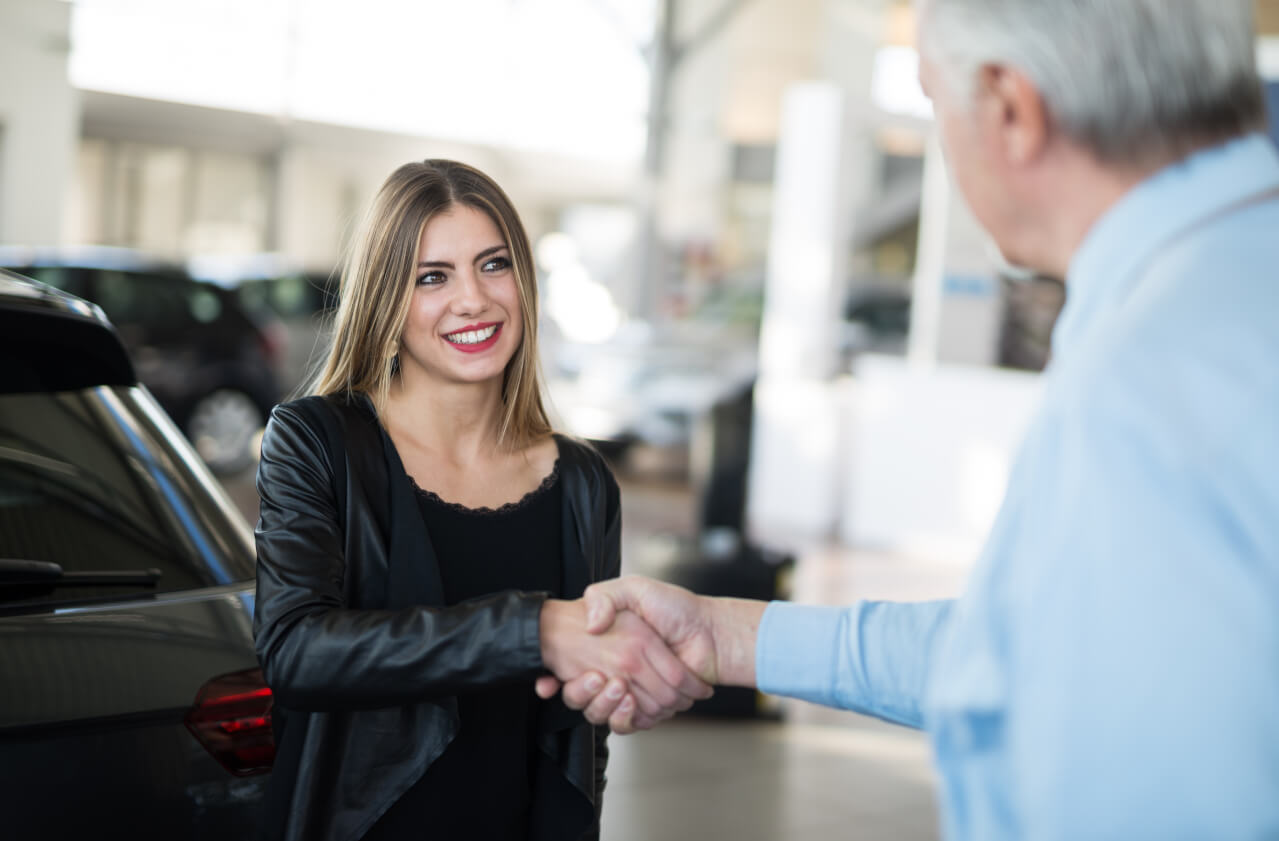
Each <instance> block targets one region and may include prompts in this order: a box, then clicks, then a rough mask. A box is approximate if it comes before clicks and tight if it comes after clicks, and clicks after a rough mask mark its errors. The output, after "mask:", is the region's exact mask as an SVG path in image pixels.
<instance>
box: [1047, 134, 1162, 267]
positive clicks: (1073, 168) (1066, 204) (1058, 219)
mask: <svg viewBox="0 0 1279 841" xmlns="http://www.w3.org/2000/svg"><path fill="white" fill-rule="evenodd" d="M1062 158H1063V161H1062V164H1061V165H1060V166H1057V167H1055V168H1050V169H1049V170H1048V171H1049V172H1051V175H1050V176H1049V179H1050V180H1051V182H1052V183H1051V184H1048V185H1045V187H1044V189H1043V190H1041V191H1040V192H1039V195H1041V196H1042V197H1043V205H1042V207H1041V208H1040V214H1039V216H1040V218H1041V219H1042V220H1044V226H1043V231H1044V239H1043V242H1042V244H1041V245H1042V251H1041V253H1042V254H1043V263H1044V264H1045V265H1044V268H1045V269H1046V270H1047V271H1048V272H1049V273H1051V274H1052V276H1054V277H1059V278H1062V279H1065V278H1066V275H1067V273H1068V271H1069V269H1070V263H1071V261H1072V260H1073V259H1074V256H1075V253H1076V252H1077V251H1078V250H1079V247H1080V246H1081V245H1082V244H1083V242H1084V240H1085V239H1086V238H1087V236H1088V233H1089V232H1090V231H1091V230H1092V229H1093V227H1094V226H1095V225H1096V224H1097V222H1098V221H1099V220H1100V219H1101V218H1102V217H1103V216H1105V215H1106V213H1107V212H1108V211H1109V210H1110V209H1111V208H1112V207H1114V206H1115V205H1116V204H1118V202H1119V201H1120V199H1122V198H1123V197H1124V196H1125V195H1127V194H1128V192H1129V191H1130V190H1132V189H1133V188H1134V187H1136V186H1137V185H1138V184H1140V183H1141V182H1143V181H1145V180H1146V179H1147V178H1149V177H1150V176H1151V175H1153V174H1155V173H1156V172H1158V171H1159V170H1160V169H1163V167H1164V166H1166V165H1167V162H1162V161H1161V162H1152V163H1149V164H1144V165H1124V166H1116V165H1110V164H1103V163H1100V162H1098V161H1097V160H1096V159H1095V158H1094V157H1093V156H1092V155H1090V154H1089V153H1087V152H1084V151H1082V150H1080V149H1077V148H1072V149H1070V150H1067V151H1064V152H1063V153H1062Z"/></svg>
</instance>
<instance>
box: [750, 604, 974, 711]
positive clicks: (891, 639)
mask: <svg viewBox="0 0 1279 841" xmlns="http://www.w3.org/2000/svg"><path fill="white" fill-rule="evenodd" d="M952 604H953V603H952V602H951V601H934V602H917V603H897V602H868V601H863V602H857V603H855V604H853V605H850V606H848V607H819V606H813V605H796V604H789V603H786V602H773V603H772V604H770V605H769V606H768V607H767V608H766V609H765V611H764V616H763V618H762V619H761V621H760V626H759V631H758V633H757V635H756V640H755V674H756V682H757V684H758V685H759V688H760V689H761V690H763V691H764V692H771V693H773V694H776V695H786V696H789V697H792V698H800V699H803V700H805V701H812V702H813V703H817V704H823V705H825V706H829V707H839V708H841V709H846V710H853V711H855V712H859V713H864V714H866V715H872V716H875V717H877V718H882V719H885V720H887V721H892V722H895V723H897V724H904V725H906V726H908V727H915V728H919V727H922V726H923V710H922V707H923V698H924V689H925V686H926V684H927V681H928V675H929V672H930V667H931V662H932V655H933V652H934V650H935V649H936V647H937V642H938V640H939V638H940V636H941V635H942V633H943V632H944V630H945V628H946V625H947V621H948V619H949V616H950V612H951V607H952Z"/></svg>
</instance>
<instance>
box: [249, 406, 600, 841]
mask: <svg viewBox="0 0 1279 841" xmlns="http://www.w3.org/2000/svg"><path fill="white" fill-rule="evenodd" d="M556 440H557V443H558V445H559V452H560V462H559V469H560V474H561V487H562V490H563V494H564V505H563V510H564V530H563V533H564V568H563V581H564V588H565V591H564V593H563V595H564V596H565V597H569V598H572V597H576V596H578V595H580V594H581V593H582V591H583V590H584V589H585V588H586V585H587V584H589V583H591V582H593V581H598V580H600V579H602V578H608V577H612V576H616V575H617V574H618V567H619V563H620V532H621V517H620V512H619V505H618V489H617V483H616V481H615V480H614V479H613V476H612V474H611V473H610V472H609V470H608V468H607V467H606V466H605V464H604V462H603V460H602V459H601V458H600V456H599V454H598V453H596V452H595V451H594V450H593V449H591V448H590V447H589V446H587V445H585V444H582V443H579V442H576V441H573V440H571V439H568V438H564V437H561V436H557V438H556ZM258 492H259V494H260V496H261V500H262V501H261V514H260V519H259V521H258V527H257V546H258V573H257V578H258V590H257V603H256V607H255V611H254V635H255V637H256V641H257V652H258V659H259V660H260V661H261V663H262V668H263V671H264V672H265V675H266V681H267V683H268V684H269V685H270V687H271V689H272V692H273V693H274V698H275V712H274V720H275V729H276V744H277V756H276V763H275V768H274V770H273V772H272V779H271V782H270V786H269V790H268V795H267V807H266V816H265V822H264V835H265V837H268V838H273V839H275V838H284V839H307V841H314V840H315V839H323V841H353V839H358V838H359V837H360V836H361V835H363V834H364V833H365V832H367V831H368V829H369V828H370V827H371V826H372V825H373V823H374V822H375V821H376V820H377V819H378V818H379V817H380V816H381V815H382V814H383V812H385V811H386V810H387V809H388V808H389V807H390V806H391V804H393V803H394V802H395V801H396V800H397V799H398V798H399V797H400V796H401V795H402V794H403V793H404V792H405V791H406V790H407V789H408V788H409V787H410V786H411V785H413V783H414V782H416V781H417V780H418V778H420V777H421V775H422V774H423V772H424V771H425V770H426V768H427V766H429V765H430V764H431V763H432V762H433V761H434V760H435V759H436V758H437V757H439V756H440V754H441V753H443V752H444V749H445V747H447V746H448V744H449V742H450V741H451V740H452V739H453V737H454V736H455V735H456V733H457V729H458V717H457V702H456V699H455V695H456V693H458V692H463V691H469V690H474V689H478V688H481V687H485V686H489V685H493V684H495V683H498V682H510V681H512V680H529V681H531V680H532V679H533V678H534V677H536V676H537V675H539V674H542V673H543V672H544V668H543V664H542V657H541V646H540V642H539V638H538V616H539V613H540V611H541V606H542V602H543V600H544V599H545V598H546V594H544V593H525V592H516V591H507V592H502V593H498V594H495V595H493V596H490V597H487V598H484V599H480V600H475V601H470V602H467V603H465V604H461V605H455V606H452V607H443V606H442V605H443V592H442V586H441V584H440V579H439V574H438V565H437V563H436V561H435V558H434V556H433V555H432V551H431V544H430V541H429V539H428V537H427V533H426V526H425V524H424V522H423V520H422V517H421V514H420V513H419V509H418V506H417V502H416V499H415V498H414V495H413V489H412V485H411V484H410V481H409V478H408V475H407V474H406V473H405V471H404V467H403V465H402V464H401V463H400V459H399V456H398V454H397V453H396V451H395V448H394V446H393V445H392V443H391V440H390V438H389V436H387V434H386V433H385V431H384V430H383V429H382V427H381V425H380V424H379V423H378V422H377V419H376V416H375V413H374V409H373V406H372V404H371V402H370V401H369V400H368V399H367V398H366V397H364V396H361V395H357V396H355V397H354V398H352V399H350V400H345V399H341V398H335V397H325V398H320V397H307V398H303V399H301V400H297V401H294V402H291V403H286V404H282V405H280V406H277V407H276V408H275V410H274V411H273V412H272V413H271V419H270V421H269V422H268V424H267V428H266V433H265V436H264V437H263V440H262V461H261V464H260V466H259V468H258ZM423 565H425V566H426V568H427V569H429V570H430V571H431V574H428V575H422V566H423ZM413 567H416V568H417V571H416V572H415V573H413V574H411V575H410V574H406V570H408V569H411V568H413ZM538 731H539V732H538V743H539V747H540V749H541V756H540V759H539V761H540V762H541V765H540V766H539V768H540V770H539V773H538V774H537V775H536V789H535V791H534V793H533V811H532V815H531V827H530V835H529V837H530V838H533V839H577V838H598V836H599V808H600V803H601V799H602V793H603V788H604V766H605V763H606V762H607V759H608V748H607V746H606V744H605V738H606V736H607V735H608V734H607V728H605V727H599V728H594V727H592V726H591V725H590V724H588V723H587V722H586V721H585V719H583V718H582V716H581V714H580V713H577V712H574V711H571V710H569V709H567V708H566V707H564V706H563V704H562V703H560V702H559V701H558V700H556V701H554V702H550V703H548V704H546V705H544V707H543V710H542V714H541V719H540V722H539V727H538ZM424 830H426V832H427V834H429V827H424Z"/></svg>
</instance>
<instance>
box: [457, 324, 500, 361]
mask: <svg viewBox="0 0 1279 841" xmlns="http://www.w3.org/2000/svg"><path fill="white" fill-rule="evenodd" d="M494 326H496V327H497V329H496V330H494V331H493V335H492V336H489V337H488V338H487V339H485V340H484V341H482V342H476V343H475V344H473V345H464V344H459V343H458V342H453V341H449V338H448V336H445V337H444V341H446V342H448V343H449V346H450V347H452V348H455V349H456V350H460V351H462V353H480V352H482V351H486V350H488V349H489V348H491V347H493V345H495V344H497V340H498V337H499V336H501V335H502V324H501V322H498V321H489V322H486V323H484V324H468V325H467V326H465V327H463V328H462V329H460V330H454V331H452V332H451V333H449V336H451V335H456V334H457V333H466V332H470V331H475V330H486V329H488V328H489V327H494Z"/></svg>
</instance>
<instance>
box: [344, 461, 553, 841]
mask: <svg viewBox="0 0 1279 841" xmlns="http://www.w3.org/2000/svg"><path fill="white" fill-rule="evenodd" d="M417 498H418V506H419V508H420V509H421V511H422V519H423V520H424V521H425V522H426V529H427V531H428V532H429V533H430V535H431V548H433V549H434V550H435V555H436V557H437V558H439V561H440V579H441V581H442V582H443V584H444V603H445V604H446V605H455V604H460V603H461V602H464V601H467V600H468V599H474V598H480V597H482V596H487V595H489V594H490V593H492V592H493V589H494V586H493V584H494V582H501V585H502V587H503V589H506V588H510V589H515V590H526V591H545V592H548V593H551V594H553V595H555V594H558V593H559V592H560V587H561V585H560V541H561V534H562V533H563V529H562V528H561V522H560V513H561V509H562V506H561V504H560V487H559V466H558V464H557V465H556V467H555V469H554V470H552V471H551V474H550V475H549V476H547V477H546V480H545V481H543V482H542V484H541V486H540V487H539V488H538V489H537V490H535V491H533V492H531V493H529V494H528V495H527V496H525V497H524V498H523V499H521V500H520V501H519V502H517V503H513V504H511V505H504V506H502V507H501V508H499V509H497V510H492V509H471V508H465V507H463V506H461V505H457V504H454V503H451V502H446V501H444V500H442V499H440V497H439V496H437V495H436V494H434V493H431V492H430V491H423V490H420V489H419V490H418V497H417ZM538 708H539V701H538V699H537V696H536V695H534V694H533V691H532V689H531V687H530V686H529V685H528V683H527V682H525V683H516V684H508V685H503V686H495V687H491V688H488V689H482V690H480V691H478V692H466V693H461V694H459V695H458V696H457V713H458V719H459V723H460V730H459V731H458V734H457V738H456V739H454V740H453V742H452V743H451V744H449V746H448V748H447V749H446V750H445V751H444V753H443V754H442V755H441V756H440V758H439V759H437V760H435V762H433V763H432V764H431V767H430V768H427V769H426V773H425V774H423V775H422V779H420V780H418V781H417V782H416V783H414V784H413V787H412V788H410V789H409V790H408V791H407V792H405V793H404V795H403V796H402V797H401V798H400V799H399V800H397V801H395V805H393V806H391V808H390V809H389V810H387V812H386V814H385V815H383V816H382V817H381V819H379V820H378V822H377V823H376V824H374V825H373V828H372V829H371V830H369V832H368V834H367V835H365V836H364V841H398V839H405V838H421V837H436V838H484V839H488V841H523V839H524V838H525V837H526V835H527V832H528V814H529V806H530V804H531V802H532V791H533V780H534V775H535V774H536V773H537V767H536V764H535V763H533V762H531V761H530V757H535V756H536V755H537V744H536V741H535V739H534V736H535V734H536V728H537V712H538ZM426 827H429V828H430V832H429V833H426V834H425V835H424V833H423V828H426Z"/></svg>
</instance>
